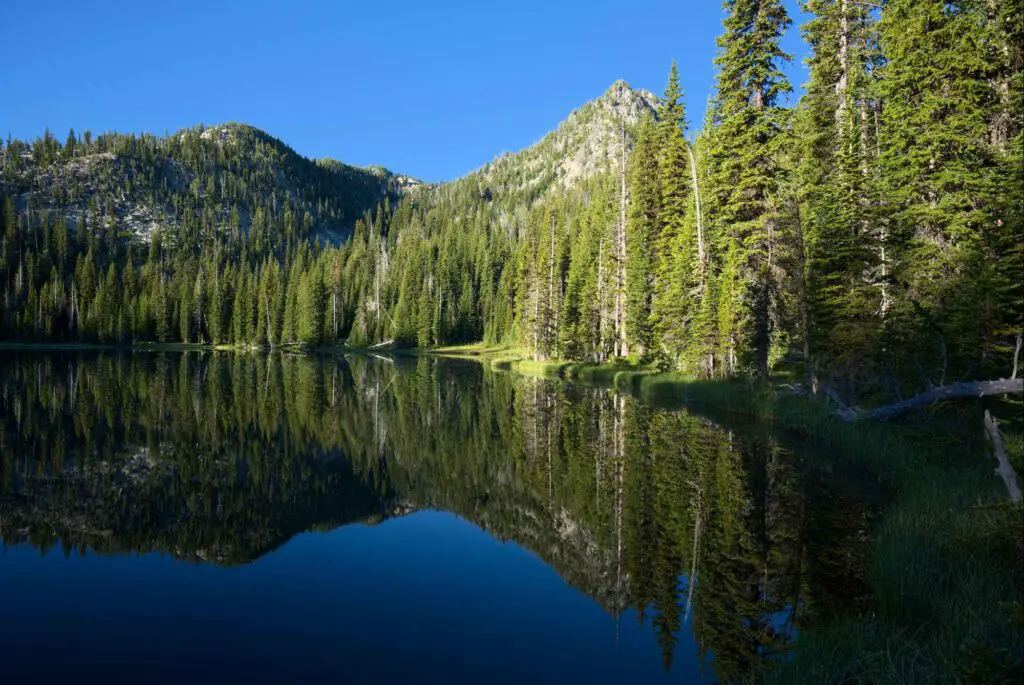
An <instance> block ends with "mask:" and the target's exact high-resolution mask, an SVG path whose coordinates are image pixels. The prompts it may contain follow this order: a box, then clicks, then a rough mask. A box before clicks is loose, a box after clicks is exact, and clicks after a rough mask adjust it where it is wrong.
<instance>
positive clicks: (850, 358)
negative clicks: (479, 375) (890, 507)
mask: <svg viewBox="0 0 1024 685" xmlns="http://www.w3.org/2000/svg"><path fill="white" fill-rule="evenodd" d="M805 8H806V10H807V11H808V12H810V13H811V14H812V16H813V18H812V20H811V21H810V22H808V23H807V24H806V25H805V26H803V27H801V31H802V35H803V37H804V39H805V41H806V42H807V43H808V46H809V49H810V58H809V67H810V81H809V83H808V84H807V86H806V89H805V93H804V94H803V96H802V97H801V98H800V99H799V101H798V102H797V104H796V105H795V106H794V107H786V106H784V97H783V96H784V95H785V94H786V93H789V92H791V91H792V90H793V84H790V83H789V82H788V81H787V80H786V78H785V76H784V74H783V72H782V70H781V66H782V65H783V63H784V62H785V61H786V60H788V59H789V57H788V56H787V55H786V54H784V52H783V51H782V49H781V47H780V40H781V37H782V35H783V33H784V32H785V31H787V30H795V29H794V28H792V27H791V20H790V18H789V17H788V16H787V15H786V12H785V10H784V8H783V6H782V3H781V2H780V1H779V0H729V1H728V2H726V3H725V9H726V19H725V22H724V32H723V34H722V35H721V36H720V38H719V48H720V49H719V56H718V58H717V60H716V65H717V70H718V76H717V88H716V95H715V98H714V99H713V101H712V103H711V106H710V108H709V112H708V116H707V117H706V119H705V121H703V122H702V124H701V125H700V127H699V130H698V129H697V128H695V127H694V125H693V122H692V121H691V120H690V119H689V118H688V117H687V114H686V104H685V99H684V94H683V93H681V92H680V89H679V85H678V77H677V73H676V67H675V66H673V67H672V72H671V74H670V76H669V80H668V85H667V87H666V89H665V92H664V95H663V96H662V97H661V98H659V99H657V101H656V102H654V100H655V98H653V97H651V96H650V95H649V94H646V93H644V92H642V91H634V90H632V89H631V88H629V87H628V86H626V85H625V84H624V83H623V82H616V83H615V84H614V85H613V87H612V88H611V90H609V92H608V93H606V94H605V95H603V96H602V97H601V98H598V99H597V100H595V101H594V102H592V103H590V104H588V105H586V106H584V107H583V108H581V109H580V110H577V112H575V113H573V114H572V115H571V116H570V117H569V119H567V121H566V122H565V123H563V125H562V126H561V127H559V129H558V130H557V131H555V132H554V133H552V134H550V135H549V136H548V137H546V138H544V139H543V140H542V141H541V142H540V143H538V144H537V145H536V146H534V147H532V148H529V149H527V150H525V151H522V152H520V153H517V154H514V155H504V156H502V157H499V158H498V159H496V160H495V161H494V162H492V163H490V164H488V165H487V166H485V167H484V168H482V169H480V170H479V171H477V172H474V173H473V174H470V175H469V176H467V177H465V178H463V179H459V180H457V181H454V182H452V183H449V184H445V185H441V186H438V187H423V188H420V189H418V190H415V191H412V192H403V191H404V188H403V183H404V182H405V179H402V178H398V177H394V176H390V175H388V174H382V175H374V174H373V173H372V172H367V171H361V170H357V169H353V168H351V167H345V166H343V165H340V164H337V163H313V162H309V161H307V160H302V159H301V158H299V157H298V156H297V155H295V154H294V153H293V152H291V151H290V150H289V149H287V148H286V147H284V146H283V144H281V143H280V142H279V141H276V140H274V139H272V138H269V137H268V136H265V134H261V133H259V132H257V131H255V130H253V129H248V128H246V127H241V126H229V127H218V128H213V129H206V130H194V131H188V132H182V133H181V134H178V135H176V136H172V137H169V138H165V139H157V138H152V137H149V136H141V137H131V136H102V137H98V138H96V139H95V140H90V139H88V137H82V138H78V137H75V136H69V138H68V141H67V143H65V144H64V145H60V144H59V143H58V141H57V140H55V139H54V138H53V137H52V136H44V137H43V138H42V139H40V140H37V141H35V142H33V143H31V144H28V143H23V142H18V141H8V143H7V144H6V145H5V146H4V149H3V155H2V159H3V178H4V181H3V193H4V194H5V195H7V198H6V199H5V201H4V209H3V212H2V221H3V226H2V230H3V245H2V251H0V276H2V278H3V293H4V295H3V302H2V304H3V319H2V331H3V337H4V338H7V339H17V340H40V339H47V340H99V341H109V342H121V343H125V342H133V341H141V340H185V341H190V342H210V343H231V344H259V345H282V344H292V343H301V344H305V345H332V344H337V343H342V342H347V343H349V344H353V345H365V344H377V343H381V342H386V341H393V344H397V345H418V346H425V347H426V346H436V345H443V344H448V343H455V342H465V341H473V340H485V341H488V342H501V343H508V344H510V345H515V346H517V347H521V348H524V349H527V350H528V351H529V352H531V353H532V354H533V355H534V356H535V357H537V358H539V359H549V358H572V359H580V360H593V361H606V360H611V359H615V358H620V357H622V358H629V359H632V360H640V361H645V362H651V363H656V364H659V365H661V366H663V367H666V368H676V369H680V370H683V371H686V372H689V373H692V374H696V375H701V376H707V377H731V376H740V375H744V376H747V375H749V376H755V377H765V376H768V375H769V374H772V373H773V372H776V371H778V370H780V369H783V368H789V369H797V370H799V371H801V373H805V374H806V375H808V376H809V377H810V378H811V379H812V382H813V383H818V382H820V383H825V384H827V385H828V386H829V387H830V388H832V389H834V390H835V392H837V393H838V394H839V395H841V396H843V397H845V398H847V399H854V398H856V397H858V396H861V395H863V393H866V392H874V393H880V394H889V395H898V394H900V393H901V392H904V391H907V390H912V389H920V388H923V387H927V386H931V385H936V384H942V383H944V382H949V381H952V380H956V379H963V378H989V377H1005V376H1008V375H1010V373H1011V369H1012V367H1013V363H1014V358H1015V349H1019V341H1020V333H1021V330H1022V325H1024V291H1022V285H1021V284H1022V282H1024V247H1022V245H1024V234H1022V231H1024V173H1022V164H1024V159H1022V146H1024V135H1022V130H1024V121H1022V109H1024V108H1022V106H1024V99H1022V93H1024V81H1022V78H1024V77H1022V76H1021V73H1022V68H1024V53H1022V45H1024V3H1022V2H1021V0H987V1H985V2H982V1H981V0H960V1H954V2H940V1H939V0H888V1H887V2H885V3H883V4H882V6H881V7H879V6H876V5H874V4H868V3H860V2H853V0H815V1H814V2H807V3H806V4H805ZM680 66H681V68H683V69H685V68H687V65H686V64H685V62H683V63H682V64H681V65H680ZM691 104H692V103H691ZM372 207H375V208H376V209H374V210H373V211H372V212H370V213H366V214H365V215H364V212H366V211H367V210H368V209H369V208H372ZM360 216H363V218H361V219H360V218H357V217H360ZM353 222H354V231H353V233H352V236H351V239H350V240H348V241H347V242H345V243H344V244H342V245H340V246H324V245H323V244H321V243H320V241H319V240H315V239H310V238H312V237H321V236H325V235H332V236H336V235H341V234H343V233H344V232H345V231H346V229H347V227H348V226H351V225H353Z"/></svg>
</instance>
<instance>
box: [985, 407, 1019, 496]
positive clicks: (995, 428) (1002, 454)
mask: <svg viewBox="0 0 1024 685" xmlns="http://www.w3.org/2000/svg"><path fill="white" fill-rule="evenodd" d="M985 435H987V436H988V440H989V442H990V443H992V451H993V452H994V453H995V455H996V461H997V462H999V468H997V469H996V473H997V474H999V477H1000V478H1002V479H1003V483H1005V484H1006V491H1007V492H1008V493H1010V499H1011V500H1013V501H1014V502H1019V501H1020V498H1021V495H1020V486H1019V485H1018V484H1017V472H1016V471H1014V469H1013V464H1011V463H1010V460H1009V459H1007V458H1006V448H1005V447H1003V436H1002V435H1000V433H999V423H998V422H996V420H995V418H994V417H993V416H992V415H991V414H990V413H989V412H988V410H987V409H986V410H985Z"/></svg>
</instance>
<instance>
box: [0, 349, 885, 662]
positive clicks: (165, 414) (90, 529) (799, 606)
mask: <svg viewBox="0 0 1024 685" xmlns="http://www.w3.org/2000/svg"><path fill="white" fill-rule="evenodd" d="M0 372H2V373H0V413H2V417H3V419H2V420H3V432H2V436H0V536H2V538H3V542H4V544H6V545H15V544H30V545H32V546H34V547H37V548H39V549H41V550H48V549H51V548H53V547H54V546H58V545H59V546H62V547H63V550H64V553H65V554H67V555H74V554H84V553H90V554H114V553H124V552H149V551H159V552H163V553H167V554H171V555H174V556H175V557H177V558H180V559H184V560H191V561H195V562H198V563H212V564H221V565H230V564H244V563H247V562H250V561H252V560H254V559H256V558H258V557H260V556H261V555H264V554H267V553H268V552H270V551H272V550H274V549H275V548H277V547H279V546H281V545H282V544H284V543H285V542H287V541H288V540H289V539H290V538H291V537H293V536H294V535H296V534H297V533H300V532H303V531H309V530H329V529H334V528H337V527H339V526H343V525H346V524H349V523H355V522H359V523H375V522H379V521H381V520H383V519H386V518H389V517H394V516H401V515H403V514H406V513H409V512H412V511H415V510H417V509H439V510H444V511H448V512H452V513H455V514H457V515H459V516H461V517H463V518H465V519H467V520H469V521H471V522H473V523H474V524H476V525H477V526H479V527H481V528H482V529H484V530H486V531H488V532H489V533H490V534H491V535H492V536H494V537H496V538H498V539H501V540H507V541H512V542H514V543H515V544H517V545H520V546H522V547H524V548H526V549H528V550H530V551H531V552H533V553H534V554H536V555H537V556H538V557H540V558H541V559H543V560H544V562H545V563H547V564H548V565H550V566H551V567H552V568H554V569H555V570H556V571H557V572H558V573H559V574H560V575H561V576H562V578H563V579H564V580H565V581H566V582H567V583H569V584H571V585H572V586H574V587H576V588H578V589H579V590H581V591H582V592H584V593H586V594H587V595H589V596H590V597H592V598H593V599H594V600H595V601H597V602H598V603H600V605H601V606H603V607H604V608H605V610H606V611H608V612H609V613H611V614H613V615H615V616H619V615H620V614H623V612H625V611H626V610H627V609H635V610H636V612H637V613H638V614H639V616H640V620H641V621H645V622H650V623H651V624H652V625H653V626H654V629H655V633H656V635H657V636H658V640H659V643H660V646H661V651H662V654H663V658H664V663H665V667H666V669H667V668H669V667H670V665H671V661H672V658H673V654H674V651H675V648H676V643H677V641H678V640H679V638H680V636H681V633H682V631H684V630H688V631H691V632H692V633H693V635H694V639H695V640H696V643H697V645H698V646H699V649H700V651H701V656H702V657H703V658H704V659H705V660H706V661H707V662H708V663H709V664H710V668H711V669H713V671H714V672H715V674H716V675H717V676H718V677H719V678H721V679H723V680H729V679H732V678H740V677H746V676H749V675H752V674H756V673H757V672H758V671H759V670H760V669H762V668H764V667H765V665H766V664H768V663H770V662H771V660H772V659H776V658H784V656H785V654H786V653H787V650H788V649H789V647H790V645H791V643H792V641H793V638H794V637H795V634H796V632H797V631H799V630H801V629H803V628H805V627H807V626H811V625H814V624H815V623H816V622H819V621H822V620H824V619H826V618H830V617H834V616H836V615H837V614H842V613H845V612H851V611H856V610H859V609H862V607H860V606H859V604H860V603H861V602H862V601H863V597H864V595H865V591H864V587H863V583H864V574H865V553H866V551H867V544H868V535H869V531H870V527H871V525H872V523H873V519H874V516H875V505H874V504H873V502H874V501H875V500H876V499H877V498H876V497H875V496H874V495H875V493H873V492H872V491H871V488H870V485H868V484H864V482H863V479H860V478H858V477H857V474H855V473H852V472H850V471H849V470H844V469H842V468H841V467H838V466H835V465H833V464H830V463H829V462H828V461H827V460H825V459H816V458H815V457H814V456H813V454H812V453H810V452H808V451H807V450H805V449H803V448H802V447H800V446H799V445H798V444H795V443H793V442H792V441H790V440H786V439H784V438H783V437H781V436H778V435H776V434H774V433H773V432H772V431H770V430H767V429H763V428H758V427H750V426H743V425H730V424H731V422H730V421H729V420H728V419H722V418H721V417H716V418H715V420H712V419H711V418H708V417H705V416H700V415H696V414H694V413H690V412H688V411H664V410H659V409H655V408H652V407H649V406H645V405H644V404H642V403H640V402H638V401H636V400H634V399H632V398H630V397H625V396H622V395H615V394H613V393H611V392H608V391H604V390H593V389H585V388H579V387H574V386H570V385H565V384H561V383H556V382H551V381H544V380H537V379H532V378H525V377H519V376H514V375H511V374H503V373H497V372H492V371H490V370H488V369H486V368H484V367H482V366H480V365H476V364H472V363H461V362H452V361H445V360H436V359H431V358H416V359H411V360H410V359H402V358H396V359H394V360H390V359H388V360H385V359H378V358H366V357H354V358H351V359H343V358H339V357H326V358H316V357H308V356H290V355H282V354H272V355H267V356H247V355H242V354H220V353H181V354H162V353H161V354H143V353H137V354H121V355H117V354H107V353H102V354H101V353H81V354H79V353H75V354H68V353H60V354H54V353H45V354H27V353H19V354H6V355H5V356H3V357H2V358H0ZM689 579H694V580H695V582H693V583H691V582H690V580H689Z"/></svg>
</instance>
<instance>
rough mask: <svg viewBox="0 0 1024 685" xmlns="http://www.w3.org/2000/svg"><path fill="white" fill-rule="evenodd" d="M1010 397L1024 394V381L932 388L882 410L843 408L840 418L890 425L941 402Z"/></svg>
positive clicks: (983, 382)
mask: <svg viewBox="0 0 1024 685" xmlns="http://www.w3.org/2000/svg"><path fill="white" fill-rule="evenodd" d="M1008 393H1024V379H1022V378H1016V379H1014V378H1011V379H1007V380H998V381H970V382H964V383H954V384H952V385H944V386H941V387H938V388H932V389H931V390H929V391H928V392H923V393H921V394H920V395H914V396H913V397H911V398H910V399H908V400H904V401H903V402H897V403H896V404H889V405H886V406H884V407H878V408H876V409H871V410H869V411H862V410H859V409H857V408H855V407H850V408H840V410H839V415H840V416H841V417H842V418H843V420H844V421H848V422H849V421H859V420H862V419H878V420H879V421H888V420H889V419H892V418H895V417H897V416H899V415H900V414H903V413H904V412H907V411H910V410H912V409H920V408H921V407H925V406H927V405H929V404H934V403H935V402H938V401H940V400H957V399H964V398H968V397H986V396H988V395H1005V394H1008Z"/></svg>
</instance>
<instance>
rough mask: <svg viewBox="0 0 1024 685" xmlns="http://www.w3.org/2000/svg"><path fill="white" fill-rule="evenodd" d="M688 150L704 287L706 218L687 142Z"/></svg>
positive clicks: (695, 163) (695, 170) (695, 164)
mask: <svg viewBox="0 0 1024 685" xmlns="http://www.w3.org/2000/svg"><path fill="white" fill-rule="evenodd" d="M686 152H687V153H688V154H689V155H690V176H691V177H692V179H693V205H694V210H695V211H696V214H697V261H698V262H700V285H701V288H702V289H703V287H704V266H705V263H704V220H703V218H702V217H701V213H700V186H699V185H698V183H697V160H696V159H695V158H694V156H693V148H692V147H691V146H690V145H689V144H687V146H686Z"/></svg>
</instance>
